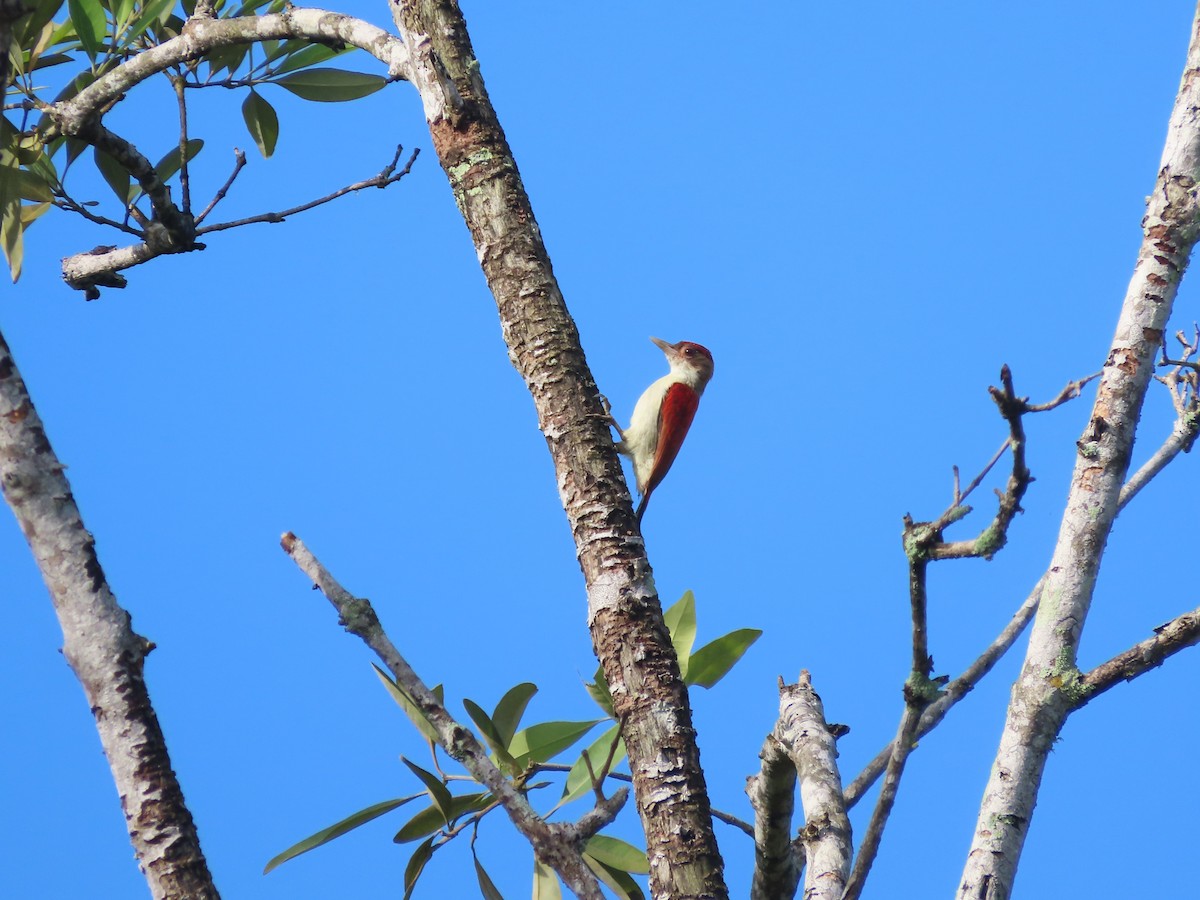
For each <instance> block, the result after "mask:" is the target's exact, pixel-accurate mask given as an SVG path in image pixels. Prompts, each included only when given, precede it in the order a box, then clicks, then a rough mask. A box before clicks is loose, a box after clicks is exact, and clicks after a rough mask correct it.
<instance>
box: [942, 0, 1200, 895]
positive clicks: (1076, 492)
mask: <svg viewBox="0 0 1200 900" xmlns="http://www.w3.org/2000/svg"><path fill="white" fill-rule="evenodd" d="M1198 180H1200V17H1198V18H1197V20H1196V21H1195V22H1193V26H1192V41H1191V45H1190V46H1189V48H1188V55H1187V64H1186V66H1185V68H1184V73H1183V81H1182V84H1181V85H1180V89H1179V94H1178V96H1177V97H1176V100H1175V108H1174V111H1173V112H1172V114H1171V120H1170V123H1169V126H1168V134H1167V141H1166V145H1165V147H1164V150H1163V157H1162V163H1161V166H1160V168H1159V173H1158V179H1157V181H1156V183H1155V185H1154V191H1153V193H1152V194H1151V195H1150V197H1149V198H1148V200H1147V209H1146V216H1145V218H1144V219H1143V220H1142V227H1143V240H1142V246H1141V249H1140V251H1139V253H1138V259H1137V263H1136V265H1135V266H1134V272H1133V277H1132V279H1131V281H1130V284H1129V289H1128V292H1127V293H1126V296H1125V301H1124V305H1123V306H1122V309H1121V315H1120V318H1119V320H1118V322H1117V330H1116V335H1115V337H1114V339H1113V343H1112V349H1111V350H1110V352H1109V355H1108V359H1107V361H1106V362H1105V366H1104V375H1103V377H1102V378H1101V381H1100V387H1099V389H1098V391H1097V395H1096V401H1095V405H1094V407H1093V409H1092V415H1091V418H1090V420H1089V422H1088V425H1087V428H1086V430H1085V431H1084V434H1083V436H1082V437H1081V438H1080V440H1079V442H1078V448H1079V451H1078V456H1077V459H1076V463H1075V471H1074V474H1073V476H1072V480H1071V489H1070V494H1069V496H1068V499H1067V506H1066V511H1065V512H1064V514H1063V520H1062V525H1061V528H1060V531H1059V537H1058V543H1057V545H1056V547H1055V551H1054V556H1053V559H1052V560H1051V563H1050V570H1049V572H1048V573H1047V574H1046V579H1045V582H1044V583H1043V586H1042V591H1041V600H1040V607H1039V609H1038V614H1037V618H1036V619H1035V621H1034V626H1033V630H1032V632H1031V634H1030V639H1029V650H1028V652H1027V654H1026V657H1025V663H1024V666H1023V668H1022V670H1021V674H1020V676H1019V678H1018V680H1017V682H1016V684H1015V685H1014V686H1013V691H1012V701H1011V702H1010V704H1009V708H1008V718H1007V721H1006V722H1005V727H1004V733H1003V735H1002V737H1001V740H1000V747H999V749H998V750H997V753H996V759H995V762H994V764H993V766H992V772H991V777H990V778H989V781H988V785H987V788H986V790H985V792H984V798H983V803H982V805H981V806H980V810H979V819H978V822H977V824H976V830H975V837H974V840H973V842H972V845H971V849H970V852H969V855H968V857H967V863H966V867H965V870H964V873H963V879H962V883H961V885H960V887H959V891H958V896H959V897H960V898H963V900H966V898H970V900H1002V898H1007V897H1008V896H1009V895H1010V894H1011V892H1012V886H1013V879H1014V876H1015V875H1016V870H1017V864H1018V861H1019V859H1020V854H1021V848H1022V846H1023V844H1024V842H1025V837H1026V835H1027V834H1028V832H1029V824H1030V820H1031V818H1032V816H1033V808H1034V804H1035V802H1036V800H1037V795H1038V789H1039V787H1040V785H1041V780H1042V775H1043V773H1044V771H1045V765H1046V760H1047V757H1048V756H1049V754H1050V750H1051V749H1052V747H1053V745H1054V742H1055V740H1056V739H1057V738H1058V734H1059V732H1060V731H1061V729H1062V726H1063V723H1064V722H1065V721H1066V717H1067V715H1068V713H1069V712H1070V711H1071V709H1072V708H1074V706H1075V705H1076V704H1077V702H1078V701H1079V700H1080V699H1081V698H1082V697H1083V696H1085V695H1086V692H1087V688H1086V687H1085V685H1084V684H1083V683H1082V682H1081V680H1080V673H1079V669H1078V668H1077V665H1076V657H1077V651H1078V647H1079V639H1080V636H1081V634H1082V631H1083V624H1084V621H1085V620H1086V618H1087V613H1088V608H1089V606H1090V605H1091V601H1092V594H1093V591H1094V589H1095V585H1096V578H1097V575H1098V573H1099V569H1100V560H1101V557H1102V556H1103V554H1104V548H1105V543H1106V542H1107V540H1108V535H1109V532H1110V531H1111V529H1112V523H1113V520H1114V518H1115V517H1116V514H1117V511H1118V503H1119V498H1120V495H1121V487H1122V483H1123V482H1124V480H1125V476H1126V473H1127V471H1128V469H1129V460H1130V454H1131V452H1132V449H1133V439H1134V432H1135V430H1136V428H1137V424H1138V418H1139V416H1140V414H1141V409H1142V403H1143V402H1144V400H1145V396H1146V389H1147V386H1148V385H1149V383H1150V377H1151V375H1152V374H1153V371H1154V358H1155V355H1156V353H1157V351H1158V348H1159V346H1160V344H1161V342H1162V335H1163V331H1164V329H1165V328H1166V325H1167V320H1168V318H1169V317H1170V314H1171V306H1172V304H1173V302H1174V300H1175V295H1176V292H1177V290H1178V287H1179V281H1180V279H1181V278H1182V277H1183V272H1184V269H1185V268H1186V267H1187V263H1188V259H1189V257H1190V255H1191V252H1192V248H1193V246H1194V245H1195V242H1196V238H1197V221H1198V214H1200V203H1198V202H1197V181H1198Z"/></svg>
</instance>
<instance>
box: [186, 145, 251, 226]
mask: <svg viewBox="0 0 1200 900" xmlns="http://www.w3.org/2000/svg"><path fill="white" fill-rule="evenodd" d="M233 159H234V163H233V171H232V172H231V173H230V174H229V177H228V178H226V179H225V183H224V184H223V185H221V188H220V190H218V191H217V192H216V194H214V195H213V198H212V200H210V201H209V204H208V206H206V207H204V211H203V212H201V213H200V215H198V216H196V224H197V225H199V224H200V223H201V222H203V221H204V219H205V217H206V216H207V215H208V214H209V213H210V212H212V211H213V210H214V209H216V206H217V204H218V203H220V202H221V201H222V200H224V199H225V195H226V194H228V193H229V189H230V188H231V187H233V182H234V179H235V178H237V177H238V173H239V172H241V171H242V169H243V168H245V166H246V154H245V153H244V152H242V150H241V149H240V148H238V147H234V148H233Z"/></svg>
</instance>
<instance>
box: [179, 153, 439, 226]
mask: <svg viewBox="0 0 1200 900" xmlns="http://www.w3.org/2000/svg"><path fill="white" fill-rule="evenodd" d="M403 149H404V148H403V147H402V146H400V147H397V148H396V155H395V156H394V157H393V158H392V161H391V163H389V164H388V166H387V167H386V168H385V169H384V170H383V171H382V172H380V173H379V174H378V175H375V176H373V177H371V178H368V179H366V180H365V181H358V182H355V183H354V184H351V185H347V186H346V187H344V188H340V189H338V190H336V191H334V192H333V193H332V194H328V195H326V196H324V197H321V198H319V199H317V200H312V201H310V202H308V203H302V204H301V205H300V206H293V207H292V208H291V209H285V210H283V211H282V212H271V213H262V214H261V215H257V216H249V217H248V218H245V219H237V220H236V221H233V222H222V223H220V224H219V225H208V226H205V227H204V228H200V229H197V231H196V233H197V234H208V233H209V232H213V231H224V230H226V229H227V228H237V227H239V226H241V225H255V224H258V223H260V222H272V223H274V222H282V221H284V220H285V219H286V218H287V217H288V216H294V215H296V214H297V213H302V212H305V211H307V210H310V209H313V208H314V207H317V206H320V205H322V204H324V203H329V202H330V201H332V200H336V199H338V198H339V197H344V196H346V195H347V194H351V193H354V192H355V191H361V190H364V189H366V188H372V187H375V188H385V187H387V186H388V185H391V184H395V183H396V182H397V181H399V180H400V179H401V178H403V177H404V176H405V175H407V174H408V173H409V172H410V171H411V170H412V165H413V162H415V161H416V158H417V156H418V155H419V154H420V152H421V150H420V148H417V149H416V150H414V151H413V152H412V155H411V156H409V158H408V162H407V163H406V164H405V166H404V168H403V169H401V170H400V171H399V172H397V171H396V164H397V163H398V161H399V159H400V153H401V152H402V151H403Z"/></svg>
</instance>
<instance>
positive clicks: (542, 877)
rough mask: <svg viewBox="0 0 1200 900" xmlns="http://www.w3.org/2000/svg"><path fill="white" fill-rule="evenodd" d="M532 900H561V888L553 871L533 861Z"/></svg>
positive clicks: (535, 860)
mask: <svg viewBox="0 0 1200 900" xmlns="http://www.w3.org/2000/svg"><path fill="white" fill-rule="evenodd" d="M533 900H562V888H561V887H559V884H558V876H557V875H555V874H554V870H553V869H551V868H550V867H549V866H547V865H545V864H544V863H541V862H538V860H537V859H534V861H533Z"/></svg>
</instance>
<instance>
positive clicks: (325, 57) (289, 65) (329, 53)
mask: <svg viewBox="0 0 1200 900" xmlns="http://www.w3.org/2000/svg"><path fill="white" fill-rule="evenodd" d="M353 49H354V48H353V47H343V48H341V49H340V50H339V49H336V48H334V47H330V46H328V45H326V44H309V45H308V46H307V47H301V48H300V49H299V50H297V51H296V52H294V53H292V54H291V55H290V56H289V57H288V58H287V59H285V60H284V61H283V62H282V63H280V65H279V67H278V68H277V69H276V70H275V74H276V75H283V74H284V73H286V72H295V71H296V70H298V69H306V68H308V67H309V66H315V65H319V64H320V63H323V62H328V61H329V60H331V59H333V58H334V57H335V56H341V55H342V54H343V53H349V52H350V51H351V50H353Z"/></svg>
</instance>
